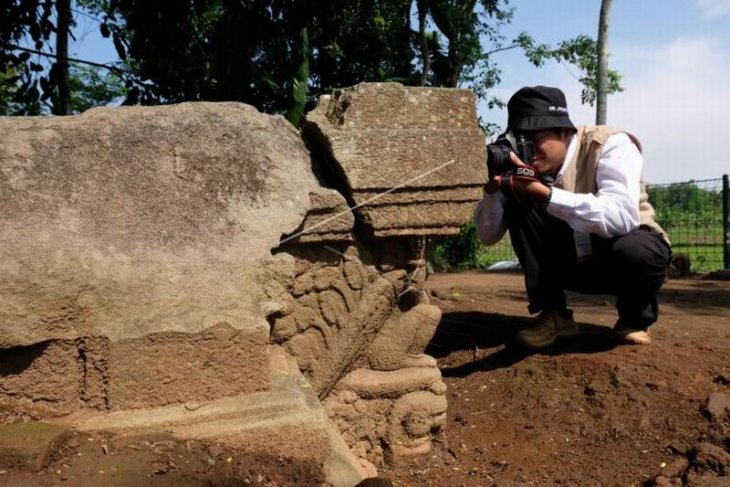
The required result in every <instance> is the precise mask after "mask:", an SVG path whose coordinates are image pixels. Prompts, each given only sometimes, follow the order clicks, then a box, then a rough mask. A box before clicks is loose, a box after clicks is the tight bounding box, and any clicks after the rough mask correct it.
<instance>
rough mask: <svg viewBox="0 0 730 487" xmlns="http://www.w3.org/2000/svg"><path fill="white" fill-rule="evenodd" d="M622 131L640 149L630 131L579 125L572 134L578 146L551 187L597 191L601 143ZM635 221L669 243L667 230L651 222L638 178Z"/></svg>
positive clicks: (650, 208) (644, 194) (637, 140)
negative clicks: (637, 220)
mask: <svg viewBox="0 0 730 487" xmlns="http://www.w3.org/2000/svg"><path fill="white" fill-rule="evenodd" d="M619 132H623V133H625V134H626V135H628V136H629V137H630V138H631V140H632V141H633V142H634V144H636V147H638V148H639V151H641V143H640V142H639V139H637V138H636V137H635V136H633V135H632V134H630V133H628V132H625V131H623V130H621V129H618V128H616V127H611V126H608V125H598V126H590V125H588V126H581V127H579V128H578V133H577V134H575V137H576V142H577V144H578V148H577V150H576V151H575V155H574V156H573V159H572V161H570V165H569V166H568V167H567V169H566V170H565V172H564V173H563V174H561V175H559V176H558V178H557V179H556V180H555V186H556V187H558V188H562V189H564V190H566V191H570V192H571V193H592V194H596V192H597V191H598V188H597V182H596V171H597V169H598V160H599V159H600V158H601V154H602V153H603V144H605V143H606V140H607V139H608V138H609V137H610V136H611V135H613V134H616V133H619ZM639 224H640V225H641V226H643V227H646V228H648V229H649V230H651V231H652V232H654V233H658V234H659V235H661V237H662V238H663V239H664V241H666V242H667V243H669V237H668V236H667V232H665V231H664V229H663V228H662V227H660V226H659V224H658V223H657V222H656V221H654V208H652V206H651V205H650V204H649V196H648V195H647V193H646V183H645V182H644V178H643V176H642V178H641V195H640V197H639Z"/></svg>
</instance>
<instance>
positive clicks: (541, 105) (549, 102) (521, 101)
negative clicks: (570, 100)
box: [507, 86, 575, 132]
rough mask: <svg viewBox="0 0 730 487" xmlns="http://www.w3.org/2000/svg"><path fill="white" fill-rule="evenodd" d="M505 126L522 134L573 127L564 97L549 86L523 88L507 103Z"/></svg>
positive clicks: (573, 128)
mask: <svg viewBox="0 0 730 487" xmlns="http://www.w3.org/2000/svg"><path fill="white" fill-rule="evenodd" d="M507 114H508V115H507V126H508V128H509V129H510V130H513V131H517V132H523V131H532V130H543V129H550V128H569V129H572V130H575V125H573V122H571V121H570V117H568V104H567V102H566V101H565V95H564V94H563V92H562V91H560V90H559V89H558V88H552V87H550V86H525V87H524V88H521V89H519V90H518V91H517V92H516V93H515V94H514V95H512V98H510V99H509V102H507Z"/></svg>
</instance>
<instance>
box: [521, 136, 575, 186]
mask: <svg viewBox="0 0 730 487" xmlns="http://www.w3.org/2000/svg"><path fill="white" fill-rule="evenodd" d="M525 136H526V137H527V139H528V140H531V141H532V143H533V144H535V156H534V158H533V159H532V161H523V162H526V163H528V164H532V167H533V168H534V169H535V171H536V172H537V173H538V174H541V175H550V176H555V175H557V174H558V171H560V167H561V166H562V165H563V161H565V155H566V154H567V152H568V142H569V141H570V136H571V132H570V131H569V130H563V129H546V130H538V131H535V132H527V133H525Z"/></svg>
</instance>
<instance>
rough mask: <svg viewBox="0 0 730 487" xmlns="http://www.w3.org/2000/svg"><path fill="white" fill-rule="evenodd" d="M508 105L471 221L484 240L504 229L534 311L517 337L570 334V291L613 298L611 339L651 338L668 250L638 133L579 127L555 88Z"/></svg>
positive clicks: (534, 344) (535, 340) (532, 341)
mask: <svg viewBox="0 0 730 487" xmlns="http://www.w3.org/2000/svg"><path fill="white" fill-rule="evenodd" d="M507 110H508V122H507V124H508V126H507V132H506V133H505V134H504V135H503V136H500V137H499V138H498V140H497V141H495V143H494V144H491V145H490V146H488V154H489V155H488V159H489V160H488V166H489V181H488V183H487V185H486V186H485V191H484V198H483V199H482V201H481V202H480V203H479V205H478V206H477V209H476V212H475V215H474V218H475V223H476V228H477V233H478V235H479V239H480V240H481V241H482V242H483V243H484V244H487V245H491V244H494V243H496V242H498V241H499V240H500V239H501V238H502V237H503V236H504V234H505V232H506V231H509V235H510V239H511V241H512V246H513V247H514V250H515V253H516V254H517V257H518V259H519V261H520V264H521V266H522V269H523V271H524V274H525V287H526V291H527V298H528V302H529V306H528V310H529V311H530V313H539V315H537V317H536V318H534V324H533V326H531V327H530V328H527V329H525V330H523V331H521V332H520V333H519V334H518V335H517V340H518V341H519V342H520V343H522V344H523V345H525V346H527V347H530V348H536V349H541V348H546V347H549V346H551V345H552V344H553V343H555V340H556V339H557V338H559V337H567V336H573V335H576V334H577V333H578V326H577V325H576V323H575V321H574V320H573V313H572V311H571V310H570V309H568V307H567V303H566V298H565V290H566V289H568V290H572V291H577V292H580V293H590V294H595V293H600V294H612V295H614V296H616V309H617V310H618V320H617V321H616V325H615V326H614V329H613V330H614V333H613V336H614V337H615V339H616V340H618V341H619V342H622V343H629V344H648V343H650V342H651V338H650V336H649V326H650V325H652V324H653V323H654V322H656V320H657V315H658V307H657V293H658V291H659V288H660V287H661V285H662V283H663V282H664V277H665V270H666V267H667V264H668V262H669V259H670V257H671V250H670V245H669V239H668V238H667V235H666V233H665V232H664V230H663V229H662V228H661V227H660V226H659V225H658V224H657V223H656V222H655V221H654V218H653V216H654V210H653V208H652V207H651V205H650V204H649V203H648V201H647V194H646V188H645V184H644V182H643V179H642V165H643V160H642V156H641V145H640V143H639V141H638V139H637V138H636V137H634V136H633V135H631V134H629V133H627V132H624V131H623V130H621V129H618V128H615V127H609V126H581V127H579V128H577V129H576V127H575V126H574V125H573V123H572V122H571V121H570V118H569V116H568V110H567V106H566V101H565V95H564V94H563V92H562V91H560V90H559V89H557V88H550V87H545V86H535V87H525V88H522V89H520V90H519V91H517V92H516V93H515V94H514V95H513V96H512V98H511V99H510V100H509V103H508V105H507ZM518 154H520V155H522V157H523V158H525V159H530V160H522V159H520V157H519V156H518Z"/></svg>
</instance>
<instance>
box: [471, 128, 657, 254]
mask: <svg viewBox="0 0 730 487" xmlns="http://www.w3.org/2000/svg"><path fill="white" fill-rule="evenodd" d="M577 150H578V141H577V140H576V137H575V136H573V138H572V139H571V140H570V143H569V145H568V151H567V154H566V156H565V162H564V163H563V166H562V167H561V168H560V173H559V174H563V173H564V172H565V170H566V169H567V168H568V165H569V164H570V163H571V161H572V159H573V156H574V154H575V151H577ZM642 166H643V158H642V157H641V152H640V151H639V149H638V148H637V147H636V145H634V143H633V142H632V141H631V139H630V138H629V136H628V135H626V134H625V133H617V134H613V135H611V136H610V137H609V138H608V139H607V140H606V143H605V144H604V146H603V153H602V154H601V157H600V159H599V160H598V166H597V169H596V183H597V188H598V190H597V191H596V193H595V194H579V193H571V192H570V191H566V190H563V189H560V188H553V195H552V198H551V199H550V203H549V204H548V206H547V212H548V213H549V214H550V215H552V216H554V217H556V218H560V219H561V220H564V221H565V222H567V223H568V225H570V227H571V228H572V229H573V230H575V231H577V232H582V233H594V234H596V235H599V236H601V237H605V238H611V237H617V236H619V235H625V234H626V233H628V232H629V231H631V230H633V229H635V228H637V227H638V226H639V197H640V194H641V171H642ZM506 200H507V199H506V197H505V196H504V195H503V194H502V193H501V192H499V191H498V192H496V193H494V194H488V193H487V192H486V191H485V192H484V197H483V198H482V200H481V201H480V202H479V204H478V205H477V208H476V211H475V212H474V221H475V224H476V228H477V235H478V237H479V240H480V241H481V242H482V243H484V244H486V245H492V244H495V243H497V242H498V241H499V240H500V239H501V238H502V237H503V236H504V233H505V231H506V226H505V223H504V218H503V217H504V204H505V202H506Z"/></svg>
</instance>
